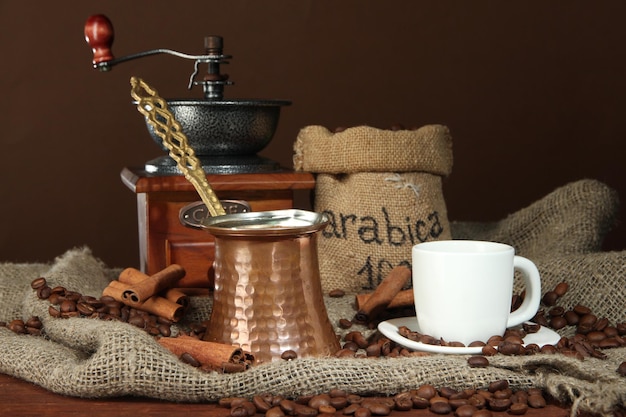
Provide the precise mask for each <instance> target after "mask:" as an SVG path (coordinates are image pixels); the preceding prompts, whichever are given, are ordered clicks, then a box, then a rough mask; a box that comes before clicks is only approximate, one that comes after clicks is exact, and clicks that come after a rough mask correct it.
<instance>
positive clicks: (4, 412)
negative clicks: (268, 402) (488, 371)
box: [0, 374, 570, 417]
mask: <svg viewBox="0 0 626 417" xmlns="http://www.w3.org/2000/svg"><path fill="white" fill-rule="evenodd" d="M68 383H71V381H68ZM569 413H570V411H569V409H568V408H567V407H561V406H557V405H548V406H547V407H546V408H543V409H529V410H528V412H527V413H526V414H525V416H527V417H539V416H543V417H566V416H569ZM337 415H340V413H339V412H338V413H337ZM436 415H437V414H434V413H431V412H430V411H424V410H411V411H392V413H391V417H421V416H436ZM448 415H453V414H448ZM493 415H494V416H507V417H510V414H507V413H506V412H501V413H493ZM0 416H7V417H9V416H63V417H70V416H90V417H99V416H116V417H123V416H133V417H138V416H164V417H165V416H167V417H175V416H187V417H191V416H193V417H202V416H207V417H226V416H229V410H228V409H226V408H223V407H219V406H217V405H216V404H188V403H172V402H165V401H159V400H154V399H147V398H135V397H124V398H114V399H107V400H100V399H96V400H93V399H82V398H73V397H66V396H62V395H58V394H54V393H52V392H50V391H47V390H45V389H44V388H41V387H39V386H37V385H34V384H31V383H29V382H26V381H23V380H20V379H16V378H13V377H11V376H8V375H4V374H0ZM257 416H259V417H261V416H262V415H261V414H257Z"/></svg>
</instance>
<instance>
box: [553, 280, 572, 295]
mask: <svg viewBox="0 0 626 417" xmlns="http://www.w3.org/2000/svg"><path fill="white" fill-rule="evenodd" d="M568 289H569V284H568V283H567V282H560V283H558V284H557V286H556V287H554V292H555V293H556V295H558V296H559V297H563V296H564V295H565V293H566V292H567V290H568Z"/></svg>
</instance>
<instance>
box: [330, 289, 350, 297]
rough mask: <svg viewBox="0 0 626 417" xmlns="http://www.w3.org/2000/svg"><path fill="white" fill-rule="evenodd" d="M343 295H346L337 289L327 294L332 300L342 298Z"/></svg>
mask: <svg viewBox="0 0 626 417" xmlns="http://www.w3.org/2000/svg"><path fill="white" fill-rule="evenodd" d="M344 295H346V293H345V291H344V290H342V289H339V288H335V289H334V290H331V291H330V292H329V293H328V296H329V297H332V298H340V297H343V296H344Z"/></svg>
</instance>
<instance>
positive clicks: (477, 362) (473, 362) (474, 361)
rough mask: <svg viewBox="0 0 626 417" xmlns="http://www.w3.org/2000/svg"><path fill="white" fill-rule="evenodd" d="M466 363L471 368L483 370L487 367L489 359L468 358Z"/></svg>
mask: <svg viewBox="0 0 626 417" xmlns="http://www.w3.org/2000/svg"><path fill="white" fill-rule="evenodd" d="M467 363H468V365H469V366H470V367H472V368H485V367H487V366H489V359H487V358H486V357H484V356H470V357H469V358H468V359H467Z"/></svg>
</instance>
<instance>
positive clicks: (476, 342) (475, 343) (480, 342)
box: [467, 340, 486, 347]
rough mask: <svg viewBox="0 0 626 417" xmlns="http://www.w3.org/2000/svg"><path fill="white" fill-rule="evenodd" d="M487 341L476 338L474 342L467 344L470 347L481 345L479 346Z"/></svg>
mask: <svg viewBox="0 0 626 417" xmlns="http://www.w3.org/2000/svg"><path fill="white" fill-rule="evenodd" d="M485 345H486V343H485V342H482V341H480V340H475V341H473V342H472V343H470V344H469V345H467V346H468V347H479V346H485Z"/></svg>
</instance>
